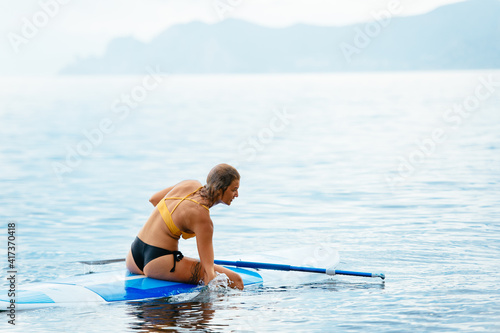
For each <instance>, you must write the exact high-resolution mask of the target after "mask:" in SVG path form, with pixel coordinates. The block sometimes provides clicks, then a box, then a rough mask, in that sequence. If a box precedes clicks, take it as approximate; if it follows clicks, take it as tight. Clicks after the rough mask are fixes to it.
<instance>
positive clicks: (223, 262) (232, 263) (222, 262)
mask: <svg viewBox="0 0 500 333" xmlns="http://www.w3.org/2000/svg"><path fill="white" fill-rule="evenodd" d="M122 261H125V259H108V260H94V261H80V263H82V264H85V265H106V264H112V263H116V262H122ZM214 263H215V264H217V265H226V266H235V267H245V268H256V269H270V270H274V271H294V272H307V273H320V274H327V275H351V276H364V277H379V278H381V279H382V280H385V275H384V274H382V273H364V272H353V271H342V270H338V269H329V268H328V269H327V268H315V267H300V266H291V265H281V264H268V263H264V262H252V261H229V260H214Z"/></svg>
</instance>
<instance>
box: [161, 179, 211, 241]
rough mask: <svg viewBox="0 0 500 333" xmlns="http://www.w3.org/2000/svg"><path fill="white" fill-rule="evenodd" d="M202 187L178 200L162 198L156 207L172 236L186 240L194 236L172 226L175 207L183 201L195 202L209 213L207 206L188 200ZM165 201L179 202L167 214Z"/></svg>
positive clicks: (176, 198)
mask: <svg viewBox="0 0 500 333" xmlns="http://www.w3.org/2000/svg"><path fill="white" fill-rule="evenodd" d="M202 187H203V186H200V187H199V188H197V189H196V191H194V192H191V193H189V194H188V195H186V196H185V197H184V198H179V197H170V198H163V199H161V200H160V202H158V204H157V205H156V208H158V211H159V212H160V214H161V217H162V218H163V221H165V224H166V225H167V227H168V230H170V232H171V233H172V235H174V236H176V237H180V236H181V235H182V238H184V239H188V238H192V237H194V236H196V235H195V234H190V233H188V232H184V231H181V230H180V229H179V228H177V226H176V225H175V224H174V221H173V220H172V214H173V213H174V211H175V210H176V209H177V207H178V206H179V205H180V203H181V202H183V201H184V200H189V201H192V202H196V203H197V204H198V205H200V206H202V207H204V208H206V209H207V210H208V211H210V210H209V208H208V207H207V206H205V205H203V204H201V203H199V202H198V201H196V200H193V199H190V198H188V197H189V196H190V195H193V194H195V193H196V192H198V191H199V190H200V189H201V188H202ZM165 200H180V201H179V202H178V203H177V205H175V207H174V209H172V211H171V212H169V211H168V208H167V204H166V203H165Z"/></svg>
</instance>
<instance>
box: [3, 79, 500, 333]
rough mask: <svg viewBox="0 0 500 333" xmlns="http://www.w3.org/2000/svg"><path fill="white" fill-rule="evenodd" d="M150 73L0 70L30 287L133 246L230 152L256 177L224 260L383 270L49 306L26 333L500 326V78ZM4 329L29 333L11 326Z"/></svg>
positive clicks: (218, 236)
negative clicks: (336, 256) (327, 258)
mask: <svg viewBox="0 0 500 333" xmlns="http://www.w3.org/2000/svg"><path fill="white" fill-rule="evenodd" d="M488 80H489V81H490V84H485V83H484V82H485V81H488ZM142 81H143V77H61V78H50V79H46V78H2V79H1V80H0V85H1V89H0V140H1V141H0V161H1V164H0V165H1V166H0V170H1V173H0V184H1V187H2V191H1V192H0V216H1V217H2V220H3V222H2V223H3V227H2V228H3V232H2V234H4V235H6V234H7V223H8V222H15V223H16V225H17V242H18V248H17V265H18V271H19V275H18V278H19V280H20V282H19V283H20V286H22V285H23V284H25V283H29V282H36V281H47V280H51V279H54V278H58V277H67V276H72V275H75V274H80V273H83V272H85V268H84V267H82V265H80V264H78V263H76V261H78V260H97V259H109V258H117V257H118V258H119V257H124V256H125V254H126V252H127V251H128V248H129V246H130V243H131V242H132V240H133V238H134V237H135V235H136V233H137V231H138V230H139V229H140V227H141V226H142V224H143V223H144V222H145V220H146V219H147V217H148V215H149V214H150V212H151V210H152V207H151V206H150V204H149V202H148V199H149V197H150V195H151V194H152V193H154V192H155V191H157V190H160V189H162V188H164V187H166V186H169V185H172V184H175V183H176V182H178V181H180V180H182V179H198V180H200V181H203V180H204V178H205V177H206V174H207V172H208V170H209V169H210V168H211V167H212V166H213V165H215V164H217V163H220V162H229V163H232V164H234V165H236V166H238V168H239V170H240V172H241V175H242V181H241V189H240V197H239V198H238V199H237V200H236V201H235V202H234V203H233V204H232V205H231V207H215V208H214V209H212V213H211V215H212V219H213V220H214V223H215V228H216V230H215V236H214V246H215V252H216V256H221V255H223V254H227V253H249V252H255V251H269V252H270V253H272V252H273V251H276V250H279V249H283V248H291V247H298V246H301V245H313V246H314V245H325V244H327V245H332V246H337V247H338V248H339V249H340V250H341V264H340V265H339V268H340V269H350V270H359V271H375V272H379V271H380V272H384V273H385V274H386V276H387V279H386V282H385V283H381V282H380V281H379V280H378V279H377V280H376V279H364V278H354V277H334V278H331V279H325V280H323V281H320V282H316V283H298V284H297V283H293V284H287V283H286V281H284V282H283V283H282V284H281V285H276V286H262V287H256V288H251V289H249V290H246V291H244V292H237V291H226V292H223V291H221V292H220V293H215V292H213V293H206V294H202V295H197V296H196V297H195V296H193V297H190V298H188V299H162V300H156V301H153V302H131V303H119V304H110V305H103V306H95V307H89V306H82V307H75V308H60V309H57V308H55V309H43V310H35V311H28V312H22V313H18V315H17V325H16V327H15V329H17V330H19V331H22V332H27V331H30V332H31V331H32V332H54V331H68V332H69V331H72V332H101V331H110V332H135V331H144V332H147V331H168V330H173V331H175V330H178V331H181V332H188V331H207V332H211V331H214V332H220V331H228V332H229V331H257V332H262V331H294V332H297V331H298V332H300V331H303V332H322V331H339V332H340V331H342V332H349V331H352V332H357V331H361V330H370V331H383V332H405V331H417V332H428V331H440V332H446V331H451V332H473V331H485V332H496V331H499V330H500V302H499V301H498V300H499V299H500V290H499V289H500V288H499V282H500V273H499V272H498V271H499V269H498V267H499V264H500V262H499V259H498V258H499V254H500V210H499V208H498V207H500V195H499V192H500V150H499V149H500V84H499V83H498V82H500V72H498V71H497V72H491V71H490V72H488V71H484V72H424V73H390V74H389V73H376V74H328V75H281V76H278V75H276V76H273V75H269V76H257V75H254V76H252V75H249V76H165V77H163V78H162V82H161V84H160V85H158V87H156V88H154V89H152V90H144V89H143V90H141V89H140V88H137V87H140V86H141V84H142ZM131 93H132V94H135V96H136V97H135V98H133V99H132V100H130V101H129V102H128V104H127V103H126V102H125V100H124V98H125V97H124V94H125V95H127V94H128V95H130V94H131ZM460 109H462V110H463V111H460ZM103 129H104V130H105V132H104V130H103ZM97 131H100V133H102V136H101V134H96V133H97ZM0 244H4V245H3V246H4V248H5V247H6V236H5V239H4V240H2V241H0ZM181 250H183V252H185V253H186V254H188V255H195V254H196V247H195V242H194V241H192V240H191V241H182V242H181ZM4 253H5V251H4ZM117 267H120V266H119V265H118V266H116V265H112V266H109V267H105V268H100V270H108V269H109V270H111V269H116V268H117ZM2 269H3V271H4V272H6V271H7V260H6V257H5V258H4V260H3V261H2ZM4 286H5V284H4ZM0 329H2V330H4V329H7V330H9V331H10V330H13V331H14V330H15V329H14V328H13V327H12V326H11V325H8V324H7V319H6V318H3V319H1V320H0Z"/></svg>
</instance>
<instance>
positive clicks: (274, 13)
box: [0, 0, 461, 75]
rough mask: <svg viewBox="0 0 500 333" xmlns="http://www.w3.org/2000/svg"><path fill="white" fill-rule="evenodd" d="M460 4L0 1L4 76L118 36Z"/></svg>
mask: <svg viewBox="0 0 500 333" xmlns="http://www.w3.org/2000/svg"><path fill="white" fill-rule="evenodd" d="M460 1H461V0H137V1H132V0H104V1H93V0H23V1H11V0H0V4H1V5H0V34H1V35H2V38H1V40H0V75H30V74H34V75H46V74H54V73H56V72H57V71H58V70H59V69H60V68H62V67H64V66H65V65H66V64H68V63H70V62H72V61H73V60H74V59H76V58H77V57H85V56H89V55H100V54H102V52H103V51H104V49H105V46H106V44H107V42H108V41H109V40H110V39H112V38H114V37H118V36H134V37H136V38H138V39H140V40H142V41H148V40H150V39H151V38H153V37H154V36H155V35H157V34H158V33H160V32H162V31H163V30H165V29H166V28H167V27H169V26H171V25H174V24H178V23H185V22H190V21H195V20H198V21H200V20H201V21H204V22H208V23H215V22H218V21H220V20H222V19H224V18H237V19H244V20H247V21H251V22H255V23H258V24H262V25H266V26H287V25H291V24H294V23H308V24H316V25H345V24H349V23H355V22H361V21H367V20H370V19H372V13H373V12H378V11H381V10H384V9H387V8H389V7H390V6H391V3H395V4H399V5H400V8H401V14H400V15H414V14H419V13H424V12H427V11H430V10H432V9H434V8H436V7H439V6H442V5H444V4H449V3H454V2H460ZM31 24H34V29H33V28H32V27H33V26H32V27H31V29H30V27H29V26H30V25H31Z"/></svg>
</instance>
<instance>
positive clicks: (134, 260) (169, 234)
mask: <svg viewBox="0 0 500 333" xmlns="http://www.w3.org/2000/svg"><path fill="white" fill-rule="evenodd" d="M239 184H240V175H239V173H238V171H236V169H235V168H233V167H232V166H230V165H227V164H219V165H217V166H215V167H214V168H213V169H212V170H211V171H210V173H209V174H208V177H207V184H206V185H205V186H202V185H201V183H200V182H198V181H196V180H185V181H183V182H180V183H179V184H177V185H175V186H171V187H168V188H166V189H164V190H163V191H160V192H158V193H156V194H154V195H153V196H152V197H151V199H150V200H149V201H150V202H151V203H152V204H153V206H155V207H156V208H155V209H154V211H153V213H152V214H151V216H150V217H149V219H148V221H147V222H146V224H144V226H143V227H142V229H141V231H139V234H138V235H137V237H136V238H135V240H134V242H133V243H132V247H131V250H130V251H129V253H128V255H127V268H128V270H129V271H130V272H132V273H135V274H144V275H146V276H148V277H151V278H154V279H160V280H168V281H175V282H183V283H191V284H198V283H200V281H202V280H203V281H204V283H205V284H208V283H209V282H210V281H211V280H212V279H213V278H214V277H215V276H216V272H218V273H224V274H226V275H227V276H228V277H229V280H230V286H231V287H233V288H239V289H243V281H242V280H241V277H240V276H239V275H238V274H237V273H235V272H233V271H231V270H229V269H227V268H224V267H221V266H218V265H215V264H214V249H213V245H212V235H213V229H214V228H213V223H212V220H211V219H210V212H209V208H210V207H212V206H214V205H216V204H218V203H221V202H222V203H225V204H226V205H230V204H231V201H233V200H234V198H236V197H238V187H239ZM181 235H182V238H184V239H188V238H191V237H195V236H196V245H197V247H198V254H199V256H200V261H198V260H196V259H192V258H186V257H184V256H183V255H182V253H181V252H179V249H178V246H179V239H180V237H181Z"/></svg>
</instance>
